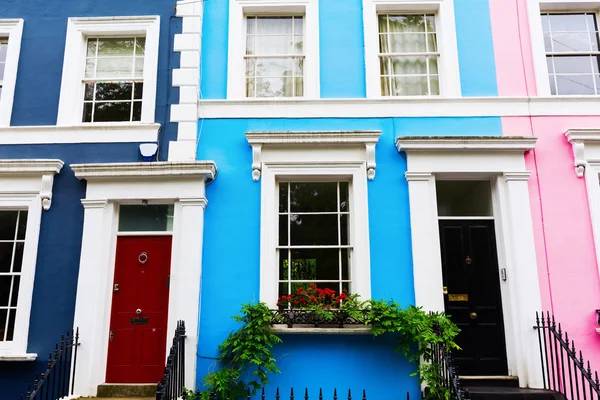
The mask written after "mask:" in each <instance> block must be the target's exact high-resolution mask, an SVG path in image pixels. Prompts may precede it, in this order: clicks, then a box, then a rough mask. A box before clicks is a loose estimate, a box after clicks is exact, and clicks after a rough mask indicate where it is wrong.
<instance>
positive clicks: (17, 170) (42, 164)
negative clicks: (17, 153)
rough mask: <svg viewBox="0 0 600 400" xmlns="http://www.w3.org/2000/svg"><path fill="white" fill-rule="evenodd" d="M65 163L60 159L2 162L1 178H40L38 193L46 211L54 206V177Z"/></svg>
mask: <svg viewBox="0 0 600 400" xmlns="http://www.w3.org/2000/svg"><path fill="white" fill-rule="evenodd" d="M63 165H64V163H63V162H62V161H61V160H58V159H29V160H28V159H19V160H0V177H7V178H15V179H19V178H20V177H23V176H39V178H40V179H41V186H40V189H41V190H39V191H38V189H37V188H36V191H35V193H39V195H40V199H41V201H42V207H43V209H44V210H46V211H47V210H49V209H50V206H51V205H52V186H53V185H54V175H55V174H58V173H59V172H60V170H61V169H62V167H63Z"/></svg>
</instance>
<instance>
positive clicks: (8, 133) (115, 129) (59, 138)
mask: <svg viewBox="0 0 600 400" xmlns="http://www.w3.org/2000/svg"><path fill="white" fill-rule="evenodd" d="M159 130H160V124H156V123H152V124H145V123H140V122H110V123H93V124H80V125H71V126H60V125H59V126H54V125H52V126H11V127H0V144H56V143H135V142H156V141H157V139H158V131H159Z"/></svg>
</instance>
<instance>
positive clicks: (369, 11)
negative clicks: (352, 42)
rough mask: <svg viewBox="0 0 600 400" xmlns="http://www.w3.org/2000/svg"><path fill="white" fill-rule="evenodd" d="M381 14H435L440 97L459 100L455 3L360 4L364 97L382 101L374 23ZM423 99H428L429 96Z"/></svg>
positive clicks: (371, 0) (378, 0)
mask: <svg viewBox="0 0 600 400" xmlns="http://www.w3.org/2000/svg"><path fill="white" fill-rule="evenodd" d="M382 11H383V12H386V11H390V12H392V11H393V12H399V13H402V12H405V13H414V12H435V13H436V29H437V38H438V49H439V53H440V66H439V74H440V96H441V97H458V96H460V95H461V88H460V70H459V65H458V46H457V43H456V25H455V18H454V0H409V1H407V0H363V25H364V30H365V32H364V34H365V70H366V71H365V72H366V80H367V97H368V98H373V99H377V98H382V97H383V96H382V95H381V84H380V83H379V77H380V67H379V57H378V54H379V27H378V22H377V13H378V12H382ZM418 97H421V96H418ZM423 97H426V98H427V97H429V96H423ZM431 97H438V96H431ZM408 98H412V99H415V96H408Z"/></svg>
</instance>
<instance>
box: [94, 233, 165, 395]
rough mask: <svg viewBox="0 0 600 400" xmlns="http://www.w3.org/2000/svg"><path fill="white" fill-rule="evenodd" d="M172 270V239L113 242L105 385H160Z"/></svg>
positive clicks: (163, 366) (132, 239)
mask: <svg viewBox="0 0 600 400" xmlns="http://www.w3.org/2000/svg"><path fill="white" fill-rule="evenodd" d="M170 269H171V237H170V236H146V237H134V236H121V237H119V238H118V239H117V254H116V261H115V281H114V283H113V295H112V311H111V317H110V335H109V339H108V340H109V342H108V360H107V366H106V382H108V383H155V382H158V381H160V379H161V377H162V375H163V372H164V368H165V360H166V348H167V311H168V307H169V273H170V272H169V271H170ZM90 295H91V294H90Z"/></svg>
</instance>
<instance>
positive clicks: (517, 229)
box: [502, 172, 543, 388]
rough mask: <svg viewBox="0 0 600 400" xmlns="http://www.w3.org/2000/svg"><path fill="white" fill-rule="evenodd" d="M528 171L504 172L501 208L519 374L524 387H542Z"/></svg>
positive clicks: (539, 306)
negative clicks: (535, 326) (536, 323)
mask: <svg viewBox="0 0 600 400" xmlns="http://www.w3.org/2000/svg"><path fill="white" fill-rule="evenodd" d="M529 175H530V173H529V172H505V173H503V174H502V178H503V179H504V182H505V189H506V196H505V199H506V200H505V201H506V203H505V204H506V210H502V214H503V224H505V225H504V226H506V228H508V229H507V230H506V231H505V234H504V240H505V241H507V242H508V243H507V244H508V246H507V248H508V249H509V252H508V253H509V254H508V260H507V261H508V262H507V265H508V266H509V269H508V271H507V280H508V283H509V287H510V291H511V292H512V295H511V298H512V301H511V306H512V313H511V314H512V319H513V326H514V328H515V329H514V332H515V333H516V335H517V337H516V339H517V340H515V345H516V347H517V349H516V351H517V353H518V354H520V355H521V356H520V357H519V358H518V362H517V369H518V371H517V373H518V376H519V384H520V386H521V387H533V388H539V387H542V386H543V385H542V373H541V370H540V358H539V357H540V356H539V345H538V337H537V332H536V331H535V330H534V329H533V324H534V322H535V313H536V311H540V310H541V309H542V303H541V296H540V288H539V279H538V274H537V261H536V255H535V243H534V237H533V223H532V219H531V205H530V202H529V188H528V183H527V180H528V179H529Z"/></svg>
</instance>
